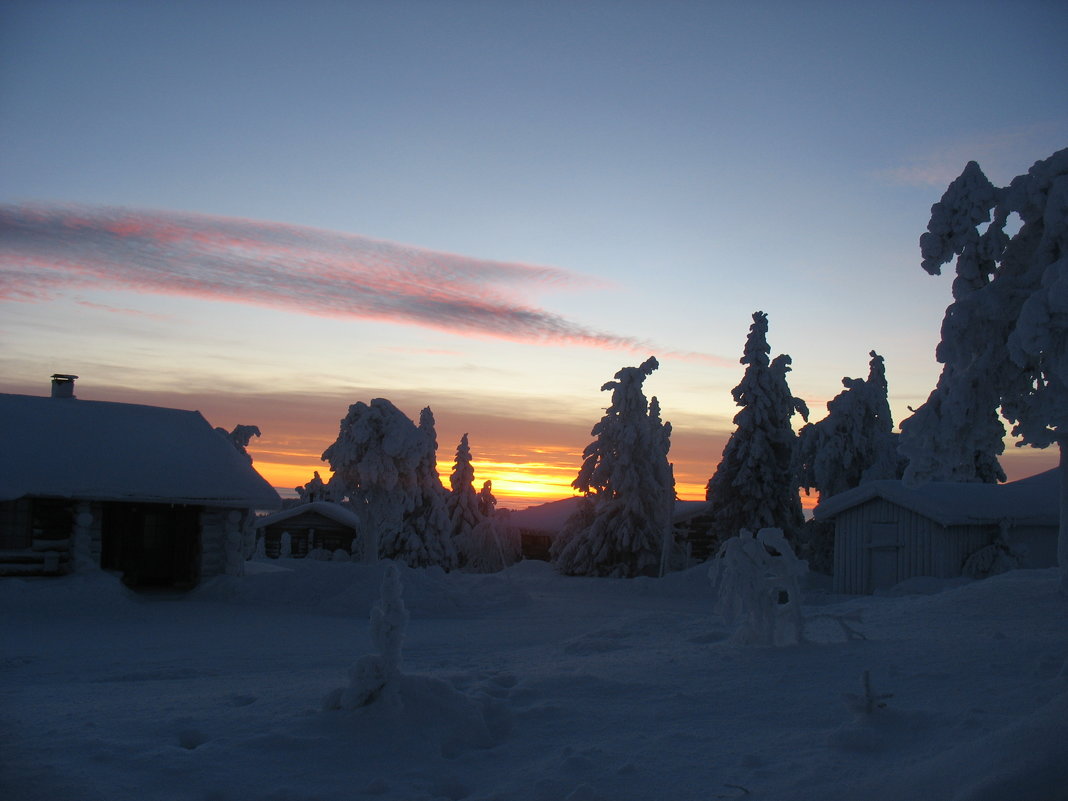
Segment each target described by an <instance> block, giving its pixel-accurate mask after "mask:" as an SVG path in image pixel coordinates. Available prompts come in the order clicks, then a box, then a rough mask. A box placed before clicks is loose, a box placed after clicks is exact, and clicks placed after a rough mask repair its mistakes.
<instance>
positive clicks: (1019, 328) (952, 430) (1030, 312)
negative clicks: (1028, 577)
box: [902, 149, 1068, 593]
mask: <svg viewBox="0 0 1068 801" xmlns="http://www.w3.org/2000/svg"><path fill="white" fill-rule="evenodd" d="M1012 214H1016V215H1019V219H1020V221H1021V223H1022V225H1021V227H1020V229H1019V231H1017V232H1016V233H1015V234H1014V235H1012V236H1009V234H1008V233H1007V232H1006V231H1005V227H1006V224H1007V223H1008V221H1009V218H1010V215H1012ZM987 222H989V225H988V226H987V227H986V229H985V230H984V231H983V232H982V233H980V232H979V227H980V226H982V225H983V224H985V223H987ZM920 250H921V253H922V255H923V264H922V266H923V268H924V269H925V270H926V271H927V272H929V273H931V274H932V275H936V274H938V273H940V272H941V266H942V265H943V264H946V263H947V262H949V261H951V260H952V259H953V258H954V256H955V257H956V268H957V277H956V279H955V280H954V282H953V299H954V302H953V304H952V305H951V306H950V307H949V308H948V309H947V310H946V317H945V320H944V321H943V323H942V340H941V342H940V343H939V345H938V349H937V351H936V355H937V357H938V360H939V361H940V362H942V364H943V365H944V366H943V370H942V376H941V378H940V379H939V383H938V388H937V389H936V390H935V393H938V392H939V391H942V392H943V394H944V396H945V397H946V398H952V399H953V405H952V406H949V405H947V402H944V405H946V407H947V408H946V409H945V410H944V411H943V414H942V416H941V418H939V419H937V420H936V421H935V423H941V424H942V427H941V428H939V427H938V426H937V425H935V424H934V423H927V421H925V420H922V419H921V420H919V421H916V422H915V423H914V424H912V425H911V426H906V424H907V423H908V422H909V421H905V422H904V423H902V450H903V451H906V453H907V454H908V456H909V457H910V459H913V460H918V461H920V465H919V466H918V467H914V466H913V464H912V463H911V462H910V465H909V471H910V472H911V475H912V477H914V478H930V477H938V476H932V473H933V472H934V471H933V470H932V469H930V462H931V460H930V459H924V458H923V457H924V453H923V447H924V446H925V445H929V444H931V443H937V444H939V445H941V444H942V443H943V442H944V441H946V440H948V439H951V438H952V437H953V436H955V435H960V436H967V434H968V432H967V426H968V424H969V422H970V421H971V420H973V419H978V420H980V421H989V420H990V418H991V416H992V415H994V414H995V410H996V409H997V407H998V406H999V405H1000V407H1001V411H1002V413H1003V414H1004V415H1005V417H1006V419H1008V420H1009V421H1010V422H1012V423H1014V424H1015V425H1014V427H1013V434H1014V435H1017V436H1019V437H1021V438H1022V441H1021V442H1020V444H1021V445H1031V446H1033V447H1036V448H1045V447H1048V446H1049V445H1052V444H1053V443H1057V445H1058V446H1059V448H1060V457H1061V458H1060V462H1061V476H1060V480H1061V521H1060V536H1059V539H1058V546H1057V558H1058V562H1059V564H1060V566H1061V571H1062V572H1061V582H1062V584H1061V587H1062V591H1063V592H1065V593H1068V464H1066V462H1068V457H1066V455H1065V454H1066V452H1068V149H1065V150H1060V151H1058V152H1056V153H1054V154H1053V155H1052V156H1050V157H1049V158H1048V159H1045V160H1043V161H1039V162H1036V163H1035V164H1034V165H1033V166H1032V167H1031V169H1030V170H1029V171H1028V173H1027V174H1026V175H1020V176H1017V177H1016V178H1014V179H1013V181H1012V183H1010V184H1009V186H1007V187H1005V188H1000V189H999V188H996V187H994V186H993V185H992V184H991V183H990V181H988V180H987V178H986V176H985V175H983V173H982V170H980V169H979V166H978V165H977V164H976V163H975V162H969V163H968V166H967V167H965V169H964V172H963V173H962V175H961V176H960V177H959V178H958V179H957V180H955V181H954V182H953V183H952V184H950V185H949V188H948V189H947V190H946V193H945V194H944V195H943V196H942V200H941V202H939V203H936V204H935V205H934V206H932V207H931V220H930V223H929V224H928V226H927V233H925V234H924V235H923V236H922V237H920ZM935 393H932V396H933V395H934V394H935ZM928 403H930V400H929V401H928ZM926 405H927V404H925V406H926ZM922 409H923V407H921V410H922ZM995 420H996V417H995ZM947 432H948V433H947ZM972 441H973V440H970V441H969V445H970V444H971V443H972ZM967 455H968V453H967V450H965V453H964V457H965V458H966V457H967ZM958 458H959V457H958ZM949 466H950V467H951V468H953V467H956V466H957V463H951V464H950V465H949ZM906 477H908V476H906ZM1002 478H1003V476H1002Z"/></svg>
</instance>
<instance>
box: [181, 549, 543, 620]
mask: <svg viewBox="0 0 1068 801" xmlns="http://www.w3.org/2000/svg"><path fill="white" fill-rule="evenodd" d="M248 564H250V565H253V564H255V565H259V564H262V563H256V562H250V563H248ZM390 564H393V563H391V562H389V561H388V560H387V561H382V562H379V563H377V564H362V563H356V562H333V561H330V562H320V561H318V560H315V559H282V560H278V565H279V567H281V568H282V569H275V570H269V571H265V570H263V569H261V568H259V567H256V568H254V569H253V570H249V571H246V575H245V576H243V577H233V576H218V577H216V578H213V579H210V580H209V581H207V582H205V583H204V584H203V585H201V586H200V587H199V588H197V589H196V590H194V591H193V593H192V595H193V597H195V598H196V599H197V600H203V601H223V602H226V603H232V604H240V605H243V606H253V607H255V606H281V607H285V608H288V609H292V610H299V611H312V612H318V613H321V614H328V615H329V614H336V615H342V616H345V617H348V616H355V617H361V618H362V617H366V616H367V615H368V614H370V611H371V606H372V604H373V603H374V602H375V601H376V600H377V599H378V594H379V587H380V586H381V584H382V576H383V574H384V573H385V570H386V568H387V566H388V565H390ZM267 565H268V566H269V567H270V566H273V565H271V563H270V562H268V563H267ZM396 567H397V569H398V571H399V572H400V576H401V581H402V582H403V584H404V601H405V605H406V606H407V607H408V609H409V610H410V611H411V613H412V614H413V615H415V616H418V617H424V618H425V617H431V618H442V617H463V616H465V615H470V614H475V613H479V612H481V611H483V610H484V609H486V608H493V609H514V608H518V607H521V606H525V605H526V604H527V603H529V601H530V597H529V595H528V594H527V593H526V592H525V591H524V590H522V589H521V588H519V587H517V586H516V585H515V584H514V583H513V582H511V581H510V580H509V579H508V577H507V575H505V574H489V575H485V574H462V573H448V574H447V573H445V571H443V570H442V569H441V568H437V567H429V568H411V567H408V566H407V565H404V564H403V563H399V562H398V563H396Z"/></svg>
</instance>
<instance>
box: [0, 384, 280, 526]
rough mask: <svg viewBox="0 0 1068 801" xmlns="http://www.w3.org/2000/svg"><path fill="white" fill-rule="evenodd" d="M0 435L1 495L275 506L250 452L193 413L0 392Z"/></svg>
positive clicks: (277, 502)
mask: <svg viewBox="0 0 1068 801" xmlns="http://www.w3.org/2000/svg"><path fill="white" fill-rule="evenodd" d="M0 442H2V443H3V446H2V447H0V500H12V499H14V498H21V497H23V496H26V495H36V496H50V497H59V498H79V499H88V500H114V501H144V502H159V503H185V504H194V505H203V506H234V507H247V508H256V509H276V508H278V507H279V506H280V505H281V500H280V499H279V497H278V493H276V492H275V491H274V490H273V489H272V488H271V486H270V485H269V484H268V483H267V482H266V481H265V480H264V479H263V478H262V477H261V476H260V475H259V473H257V472H256V471H255V470H254V469H253V467H252V465H251V464H250V463H249V459H248V457H247V456H246V455H244V454H241V453H240V452H239V451H238V450H237V449H236V448H235V447H234V446H233V444H232V442H231V441H230V440H229V439H228V438H227V437H225V436H220V435H219V433H218V432H217V431H215V430H214V429H212V427H211V426H210V425H209V424H208V422H207V420H205V419H204V417H203V416H202V415H201V414H200V412H191V411H184V410H181V409H166V408H162V407H159V406H142V405H138V404H132V403H111V402H107V401H87V400H79V399H75V398H50V397H37V396H33V395H7V394H2V395H0Z"/></svg>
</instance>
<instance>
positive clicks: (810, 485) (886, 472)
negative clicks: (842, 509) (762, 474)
mask: <svg viewBox="0 0 1068 801" xmlns="http://www.w3.org/2000/svg"><path fill="white" fill-rule="evenodd" d="M869 355H870V356H871V362H869V370H868V377H867V379H863V378H843V379H842V385H843V386H844V387H845V391H844V392H841V393H839V394H838V395H836V396H835V397H834V398H833V399H832V400H830V401H829V402H828V403H827V416H826V417H825V418H823V419H822V420H820V421H819V422H817V423H809V424H808V425H806V426H804V427H803V428H802V429H801V431H800V432H798V435H797V436H798V439H797V469H798V482H799V483H800V485H801V486H802V487H804V488H805V490H806V491H808V490H812V489H815V490H817V491H818V492H819V494H820V498H829V497H830V496H831V495H837V494H838V493H839V492H845V491H846V490H847V489H852V488H853V487H857V486H859V485H860V484H863V483H864V482H867V481H875V480H877V479H881V478H900V477H901V470H900V467H899V463H900V458H899V457H898V454H897V437H896V436H895V435H894V421H893V418H892V417H891V414H890V403H889V401H888V400H887V384H886V367H885V364H884V363H883V357H882V356H880V355H878V354H877V353H876V352H875V351H871V352H870V353H869Z"/></svg>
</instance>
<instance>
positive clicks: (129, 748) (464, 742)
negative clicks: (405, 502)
mask: <svg viewBox="0 0 1068 801" xmlns="http://www.w3.org/2000/svg"><path fill="white" fill-rule="evenodd" d="M288 566H289V567H290V568H291V569H288V570H287V569H280V568H279V567H278V563H277V562H274V561H273V560H272V562H271V564H269V565H268V564H266V563H261V562H252V563H250V568H252V569H250V571H249V575H247V576H245V577H243V578H237V577H231V576H226V577H219V578H216V579H212V580H211V581H209V582H206V584H205V586H203V587H201V588H199V589H198V590H196V591H194V592H192V593H190V594H188V595H185V596H176V595H165V596H159V595H156V596H153V595H148V596H136V595H133V594H131V593H130V592H129V591H127V590H126V589H124V588H123V587H122V585H121V584H120V583H119V582H118V581H117V580H115V579H114V578H112V577H111V576H109V575H107V574H106V573H102V574H97V575H94V576H76V575H75V576H70V577H65V578H61V579H51V580H47V579H37V580H32V581H31V580H17V579H6V580H4V581H2V582H0V605H2V608H3V609H4V612H5V614H4V615H3V617H2V618H0V643H2V646H0V648H2V651H0V653H2V658H0V676H2V681H0V710H3V711H2V713H0V715H2V721H3V725H2V727H0V797H3V798H11V799H16V798H17V799H20V801H53V800H54V799H57V798H70V799H74V798H77V799H79V801H104V799H106V800H107V801H134V800H135V799H136V801H141V799H145V798H152V799H168V800H169V801H223V800H224V799H237V798H240V799H243V800H245V799H247V801H352V800H353V799H357V800H358V799H364V798H366V799H381V800H382V801H423V800H424V799H425V800H426V801H430V800H431V799H470V800H471V801H488V799H507V800H508V801H562V800H563V799H568V798H571V799H601V800H603V801H649V799H671V800H672V801H708V800H709V799H769V800H770V799H774V801H855V800H856V799H864V801H902V799H908V800H909V801H948V800H949V799H953V800H954V801H987V800H988V799H999V801H1003V800H1004V799H1024V798H1026V799H1029V801H1055V800H1056V799H1063V797H1064V795H1063V789H1064V787H1066V786H1068V667H1066V658H1068V629H1066V627H1065V624H1064V620H1065V611H1066V608H1065V600H1064V599H1063V598H1061V597H1060V596H1059V595H1058V594H1057V585H1058V574H1057V571H1055V570H1017V571H1012V572H1009V573H1006V574H1003V575H999V576H995V577H993V578H990V579H987V580H984V581H977V582H970V583H969V582H966V581H963V580H961V579H957V580H955V581H954V582H953V585H952V586H951V585H950V584H948V583H941V584H939V583H938V582H937V581H936V580H933V579H932V580H930V582H931V583H933V584H935V585H937V586H940V587H941V588H942V591H941V592H938V593H936V594H931V595H902V596H899V597H894V596H864V597H842V596H830V595H827V594H826V593H824V592H821V590H820V586H819V585H818V584H816V585H810V586H808V587H807V588H806V589H805V601H806V606H805V607H804V608H803V612H804V614H805V617H806V625H805V633H806V640H807V642H805V643H803V644H801V645H798V646H790V647H783V648H760V647H752V646H741V645H738V644H733V643H731V642H729V636H730V634H731V628H730V627H729V626H727V624H726V623H725V622H724V621H723V620H722V619H720V618H719V617H717V616H715V615H714V614H712V612H711V609H712V605H713V602H714V598H713V594H712V588H711V585H710V582H709V581H708V578H707V567H704V566H700V567H697V568H694V569H693V570H690V571H686V572H682V573H674V574H669V575H668V576H667V577H666V578H664V579H645V578H639V579H632V580H623V579H618V580H617V579H592V578H581V579H576V578H567V577H563V576H560V575H558V574H556V573H555V572H554V571H553V570H552V568H551V566H549V565H547V564H544V563H535V562H521V563H519V564H517V565H515V566H513V567H511V568H509V569H508V570H506V571H504V572H502V573H499V574H495V575H492V576H485V575H472V574H464V573H458V572H454V573H444V572H443V571H441V570H439V569H436V568H428V569H418V570H416V569H411V568H407V567H405V566H403V565H398V566H397V569H398V571H399V576H400V580H401V582H402V583H403V587H404V591H403V592H404V604H405V607H406V608H407V610H408V612H409V614H410V618H409V620H408V624H407V628H406V631H405V634H404V654H403V660H404V661H403V675H404V677H405V678H406V680H407V679H410V683H409V684H407V685H406V690H405V692H406V693H407V698H406V700H405V702H404V703H403V704H402V705H401V707H400V708H379V707H377V706H375V705H371V706H368V707H366V708H360V709H354V710H333V711H329V712H325V711H322V710H321V700H322V698H323V696H324V694H326V693H327V692H329V690H330V689H331V688H334V687H338V686H339V685H341V684H343V683H344V682H345V681H346V670H347V669H348V667H349V666H350V665H352V664H353V662H354V661H355V660H356V659H358V658H359V656H360V655H362V654H366V653H369V652H371V651H372V650H374V646H373V645H372V642H371V637H370V635H371V632H370V626H369V624H368V619H369V614H370V610H371V607H372V605H373V604H374V603H375V602H376V601H378V600H379V599H380V597H381V584H382V578H383V575H384V572H385V569H386V565H385V564H378V565H364V564H355V563H335V562H318V561H315V560H295V561H292V562H289V563H288ZM925 589H927V590H931V589H933V587H932V586H927V587H926V588H925ZM850 627H852V628H853V629H856V630H857V631H859V632H860V633H861V634H862V635H863V637H864V638H866V639H859V638H856V639H850V638H849V636H848V635H847V631H848V630H849V628H850ZM866 673H867V681H865V674H866ZM868 696H870V697H871V699H872V701H873V703H871V704H868V703H867V702H866V701H867V698H868ZM886 696H889V697H886ZM881 704H884V705H885V706H880V705H881ZM869 707H870V712H869V711H868V708H869Z"/></svg>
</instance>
